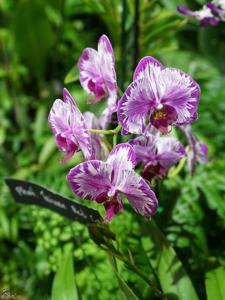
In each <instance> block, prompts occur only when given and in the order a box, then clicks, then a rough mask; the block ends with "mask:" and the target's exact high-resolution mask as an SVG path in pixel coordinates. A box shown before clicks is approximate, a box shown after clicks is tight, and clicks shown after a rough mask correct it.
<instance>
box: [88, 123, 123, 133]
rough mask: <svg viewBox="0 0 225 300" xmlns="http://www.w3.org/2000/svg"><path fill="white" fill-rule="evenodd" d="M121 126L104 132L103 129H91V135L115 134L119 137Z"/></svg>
mask: <svg viewBox="0 0 225 300" xmlns="http://www.w3.org/2000/svg"><path fill="white" fill-rule="evenodd" d="M120 129H121V125H118V126H117V127H116V128H115V129H109V130H102V129H89V132H90V133H96V134H114V135H117V134H118V133H119V132H120Z"/></svg>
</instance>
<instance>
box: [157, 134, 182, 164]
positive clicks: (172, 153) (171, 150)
mask: <svg viewBox="0 0 225 300" xmlns="http://www.w3.org/2000/svg"><path fill="white" fill-rule="evenodd" d="M157 149H158V154H157V160H158V162H159V163H160V165H162V166H163V167H164V168H166V169H168V168H169V167H171V166H172V165H175V164H176V163H177V162H178V161H179V160H180V159H181V158H182V157H184V156H185V155H186V151H185V148H184V146H183V145H182V144H181V143H180V142H179V141H178V140H177V139H176V138H173V137H162V138H160V139H158V141H157Z"/></svg>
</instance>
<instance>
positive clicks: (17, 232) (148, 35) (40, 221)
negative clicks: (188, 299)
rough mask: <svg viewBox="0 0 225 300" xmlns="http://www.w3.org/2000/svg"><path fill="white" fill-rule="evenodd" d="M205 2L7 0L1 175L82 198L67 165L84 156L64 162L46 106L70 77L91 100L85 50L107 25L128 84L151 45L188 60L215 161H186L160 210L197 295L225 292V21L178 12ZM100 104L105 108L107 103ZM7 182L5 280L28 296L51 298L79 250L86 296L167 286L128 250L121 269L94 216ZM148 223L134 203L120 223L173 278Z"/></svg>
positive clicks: (0, 205) (120, 231)
mask: <svg viewBox="0 0 225 300" xmlns="http://www.w3.org/2000/svg"><path fill="white" fill-rule="evenodd" d="M180 2H182V3H180ZM203 2H204V1H177V0H176V1H175V0H173V1H153V0H152V1H144V0H140V1H136V3H138V5H139V10H138V12H137V9H136V8H135V5H134V3H135V1H128V0H127V1H115V0H114V1H113V0H106V1H97V0H96V1H95V0H89V1H88V0H85V1H79V0H65V1H60V0H58V1H47V2H46V1H42V0H33V1H28V0H20V1H16V2H15V1H12V0H11V1H10V0H5V1H4V0H3V1H1V2H0V9H1V11H0V14H1V29H0V55H1V58H2V59H1V62H2V63H1V66H0V77H1V81H0V94H1V109H0V116H1V128H0V165H1V167H0V176H1V178H2V179H3V178H4V177H7V176H13V177H17V178H20V179H21V178H24V179H29V180H33V181H35V182H38V183H41V184H43V185H45V186H48V187H50V188H51V189H53V190H55V191H57V192H60V193H62V194H63V195H66V196H70V197H71V198H72V197H73V198H74V196H73V195H72V194H71V192H70V190H69V188H68V186H67V184H66V181H65V174H66V173H67V170H68V169H69V168H71V167H72V166H74V165H75V164H77V163H78V162H79V161H80V158H79V156H76V157H75V158H74V159H73V160H72V161H71V162H68V163H67V164H66V165H62V164H59V163H58V160H59V159H60V157H59V156H60V155H59V154H58V151H57V149H56V146H55V141H54V138H53V137H52V134H51V132H50V128H49V126H48V124H47V122H46V119H47V113H48V111H49V108H50V107H51V105H52V102H53V100H54V99H55V98H57V97H59V95H60V94H61V90H62V86H63V85H64V79H65V85H66V86H67V87H68V88H69V89H70V90H71V92H72V93H73V95H74V96H75V97H76V99H78V100H79V108H80V109H81V110H82V111H85V110H86V109H87V106H86V100H87V96H86V95H85V93H84V92H83V91H82V89H81V87H80V85H79V83H78V76H77V75H76V74H77V69H76V62H77V59H78V58H79V56H80V54H81V52H82V49H83V48H85V47H87V46H91V47H95V45H96V40H97V39H98V37H99V36H100V35H101V34H102V33H106V34H107V35H108V36H109V37H110V39H111V41H112V44H113V46H114V49H115V52H116V61H117V72H119V76H118V77H119V78H121V83H120V85H121V88H123V87H125V86H126V85H127V84H128V83H129V82H130V80H131V76H132V71H133V68H134V66H135V65H136V63H137V61H138V60H139V58H140V57H142V56H143V55H153V56H155V57H157V58H158V59H160V60H161V61H162V62H163V63H164V64H165V65H166V66H175V67H178V68H180V69H182V70H184V71H186V72H187V73H189V74H190V75H191V76H192V77H193V78H194V79H195V80H196V81H197V82H198V83H199V84H200V85H201V89H202V96H201V103H200V107H199V120H198V122H196V124H195V125H194V128H195V131H196V133H197V134H198V136H199V137H201V139H203V140H204V142H206V143H207V144H208V145H209V150H210V161H209V164H208V165H207V166H200V167H198V169H197V173H196V174H195V176H194V177H192V178H191V177H190V175H187V172H186V171H185V170H183V171H182V172H181V173H180V174H179V175H178V176H176V177H170V178H168V179H167V180H165V181H164V182H163V183H162V184H161V186H160V199H161V207H160V210H159V213H158V214H157V215H156V216H155V217H154V221H155V222H156V223H157V224H158V226H159V227H160V229H161V230H162V232H163V233H164V235H165V236H166V237H167V240H168V241H169V242H170V244H171V245H172V246H173V247H174V249H175V250H176V253H177V255H178V257H179V260H180V261H181V262H182V265H184V267H185V269H186V271H187V273H188V275H189V276H190V278H191V280H192V282H193V284H194V287H195V289H196V290H197V293H198V297H199V298H200V299H206V298H207V299H214V298H213V297H216V298H215V299H223V297H224V293H221V294H218V295H219V296H218V295H216V294H215V291H219V290H220V289H221V286H222V280H223V278H224V269H223V266H224V254H225V253H224V249H225V247H224V241H223V239H222V238H221V237H222V236H224V230H225V220H224V210H225V207H224V203H225V202H224V186H225V185H224V176H223V173H224V171H223V169H224V163H225V157H224V151H223V150H224V146H225V140H224V136H225V135H224V133H225V125H224V122H223V118H224V112H225V105H224V101H225V100H224V98H225V94H224V93H225V92H224V89H223V86H224V80H225V77H224V66H225V65H224V63H223V58H224V43H223V42H222V40H223V36H224V24H220V25H219V26H218V27H216V28H210V27H207V28H200V27H199V26H198V25H197V23H196V22H195V21H194V20H186V19H185V18H184V17H183V16H180V15H179V14H178V13H177V12H176V5H178V4H186V5H191V7H192V8H193V9H195V8H196V9H197V8H198V7H199V4H202V3H203ZM40 41H42V42H40ZM134 45H135V47H134ZM71 69H72V71H71V72H70V70H71ZM93 109H94V110H98V109H99V111H100V107H99V108H96V107H94V108H93ZM0 190H1V191H0V195H1V201H0V224H1V225H0V240H1V248H0V253H1V256H0V288H3V287H9V288H10V289H11V290H13V291H17V292H18V293H20V294H22V295H24V297H26V298H27V299H50V297H51V288H50V286H52V282H53V278H54V274H55V272H56V271H57V269H58V266H59V265H60V261H61V260H62V257H64V255H65V253H68V252H69V253H72V255H73V262H74V272H75V277H76V285H77V289H78V295H81V296H82V299H90V298H91V297H92V296H93V295H98V296H97V297H98V298H99V299H109V297H110V299H113V298H115V299H120V298H121V299H123V298H122V297H124V295H126V294H128V293H129V292H130V293H133V294H135V295H136V297H139V298H140V299H154V298H155V297H156V296H155V295H154V294H153V292H152V290H151V289H150V288H149V287H148V286H146V284H145V282H144V281H143V280H142V279H140V278H139V276H137V275H135V274H134V273H132V272H131V271H130V269H129V268H127V265H126V264H123V263H121V262H118V263H117V268H118V269H117V270H116V273H115V269H114V268H115V266H114V267H113V266H111V264H110V262H109V260H108V257H107V254H106V253H105V252H104V251H99V250H98V247H97V246H95V244H94V243H93V242H92V241H91V240H90V238H89V233H88V230H87V228H86V227H85V226H83V225H80V224H78V223H71V222H68V221H67V220H65V219H63V218H61V217H60V216H57V215H55V214H54V213H51V212H49V211H46V210H44V209H41V210H40V209H37V208H35V207H34V208H31V207H21V206H19V205H16V204H15V203H14V202H13V200H12V198H11V196H10V195H9V191H8V189H7V187H6V186H5V185H4V184H3V181H2V183H1V187H0ZM76 200H78V201H79V199H76ZM88 204H89V203H88ZM90 205H92V204H91V203H90ZM145 226H146V224H143V220H142V219H141V218H139V217H138V216H136V215H134V214H133V213H132V212H131V211H130V210H129V207H127V208H126V210H125V211H124V212H123V214H121V215H118V217H117V218H115V220H113V221H112V223H111V224H110V229H111V231H112V232H113V233H114V234H115V238H116V240H117V242H118V243H119V245H120V248H119V251H120V253H121V254H122V256H124V257H127V258H128V259H130V257H131V256H132V257H133V260H134V262H135V264H136V265H137V266H138V268H139V269H141V270H142V271H143V272H144V273H148V274H149V276H150V278H151V279H152V280H153V281H155V283H156V284H158V285H159V286H160V287H161V288H162V282H161V281H160V276H159V274H162V273H165V269H164V267H163V265H162V267H161V268H162V269H159V270H157V269H156V267H155V261H153V260H150V259H149V253H150V251H151V249H152V247H153V246H154V245H156V246H157V243H156V241H155V240H154V237H152V236H151V227H149V229H148V230H147V231H148V234H149V236H147V237H146V233H145V232H146V227H145ZM148 226H151V225H149V224H148ZM141 235H143V241H142V246H141V247H140V245H139V239H140V236H141ZM137 241H138V242H137ZM153 242H154V243H153ZM113 243H115V242H113ZM151 243H153V245H152V244H151ZM139 247H140V248H139ZM9 249H11V251H10V252H9ZM128 249H129V250H128ZM137 249H138V250H139V251H137ZM158 251H159V250H158ZM130 253H131V254H130ZM169 253H171V252H170V250H169ZM93 266H94V267H93ZM150 268H152V269H150ZM150 270H152V271H151V272H150ZM61 273H62V272H61ZM115 274H116V276H115ZM87 282H88V284H87ZM165 282H166V281H165ZM186 286H188V285H186ZM129 287H130V288H132V290H133V292H132V291H130V288H129ZM163 288H164V289H165V288H166V287H165V286H164V287H163ZM222 288H223V286H222ZM128 295H129V296H130V294H128ZM127 297H128V296H127ZM133 297H134V296H133ZM180 297H181V296H180ZM219 297H220V298H219ZM125 299H126V298H125ZM180 299H183V298H180Z"/></svg>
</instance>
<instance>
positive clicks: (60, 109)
mask: <svg viewBox="0 0 225 300" xmlns="http://www.w3.org/2000/svg"><path fill="white" fill-rule="evenodd" d="M63 97H64V101H62V100H60V99H57V100H55V102H54V103H53V106H52V108H51V110H50V113H49V117H48V121H49V123H50V125H51V128H52V131H53V133H54V135H55V137H56V142H57V146H58V148H59V149H60V150H61V151H63V152H66V153H67V155H66V157H65V158H64V159H63V162H65V161H66V160H67V159H69V158H70V157H71V156H72V155H73V154H74V153H75V152H76V151H78V150H82V152H83V154H84V157H85V159H90V158H91V157H92V147H91V140H90V135H89V133H88V129H87V126H86V124H85V120H84V117H83V115H82V114H81V112H80V111H79V109H78V107H77V105H76V103H75V100H74V99H73V97H72V96H71V95H70V93H69V92H68V91H67V90H66V89H64V90H63Z"/></svg>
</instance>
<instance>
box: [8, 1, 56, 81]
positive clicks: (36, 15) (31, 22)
mask: <svg viewBox="0 0 225 300" xmlns="http://www.w3.org/2000/svg"><path fill="white" fill-rule="evenodd" d="M44 4H45V2H44V1H41V0H33V1H29V0H23V1H18V3H17V5H15V8H14V14H13V22H12V30H13V33H14V37H15V46H16V49H17V51H18V53H19V55H20V56H21V58H22V60H23V61H24V62H25V64H26V65H27V66H28V67H29V68H30V71H31V74H33V75H34V76H35V77H36V79H37V80H41V79H42V78H43V77H44V73H45V71H46V67H47V65H46V61H47V58H48V57H49V55H50V50H51V49H52V46H53V43H54V39H55V36H54V32H53V30H52V26H51V23H50V22H49V19H48V16H47V14H46V11H45V5H44Z"/></svg>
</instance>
